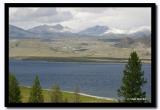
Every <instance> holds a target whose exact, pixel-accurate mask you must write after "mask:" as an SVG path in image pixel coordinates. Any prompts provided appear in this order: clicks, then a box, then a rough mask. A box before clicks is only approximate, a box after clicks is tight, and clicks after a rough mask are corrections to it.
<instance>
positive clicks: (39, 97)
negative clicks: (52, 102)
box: [29, 76, 44, 103]
mask: <svg viewBox="0 0 160 110" xmlns="http://www.w3.org/2000/svg"><path fill="white" fill-rule="evenodd" d="M43 101H44V98H43V94H42V88H41V85H40V81H39V78H38V76H36V78H35V80H34V82H33V85H32V88H31V92H30V96H29V102H30V103H42V102H43Z"/></svg>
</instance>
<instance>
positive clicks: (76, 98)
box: [73, 86, 80, 103]
mask: <svg viewBox="0 0 160 110" xmlns="http://www.w3.org/2000/svg"><path fill="white" fill-rule="evenodd" d="M79 93H80V90H79V87H78V86H76V88H75V91H74V98H73V99H74V102H75V103H79V102H80V94H79Z"/></svg>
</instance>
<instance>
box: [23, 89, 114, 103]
mask: <svg viewBox="0 0 160 110" xmlns="http://www.w3.org/2000/svg"><path fill="white" fill-rule="evenodd" d="M30 90H31V88H28V87H20V91H21V96H22V102H23V103H27V102H28V98H29V94H30ZM42 93H43V96H44V102H46V103H49V102H50V91H49V90H43V91H42ZM62 95H63V100H66V99H67V102H73V99H74V94H73V93H68V92H62ZM80 101H81V102H82V103H94V102H95V103H114V102H116V101H114V100H107V99H99V98H95V97H89V96H84V95H80Z"/></svg>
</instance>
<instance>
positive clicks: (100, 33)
mask: <svg viewBox="0 0 160 110" xmlns="http://www.w3.org/2000/svg"><path fill="white" fill-rule="evenodd" d="M144 36H147V37H151V32H150V30H149V29H147V28H140V29H137V30H135V31H129V32H126V31H123V30H118V31H117V30H114V29H112V28H109V27H107V26H99V25H96V26H93V27H90V28H87V29H85V30H83V31H80V32H77V33H73V32H72V29H71V28H69V27H66V26H62V25H61V24H57V25H52V26H51V25H39V26H36V27H33V28H31V29H28V30H24V29H22V28H19V27H16V26H13V25H9V37H10V38H21V39H22V38H42V39H46V38H47V39H54V38H55V37H89V38H92V37H93V38H98V39H99V38H102V39H123V38H131V39H137V38H141V37H142V38H143V37H144ZM143 40H145V39H143Z"/></svg>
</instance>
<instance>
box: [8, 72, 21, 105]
mask: <svg viewBox="0 0 160 110" xmlns="http://www.w3.org/2000/svg"><path fill="white" fill-rule="evenodd" d="M20 102H21V94H20V89H19V86H18V81H17V79H16V77H15V76H14V75H13V74H9V103H20Z"/></svg>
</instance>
